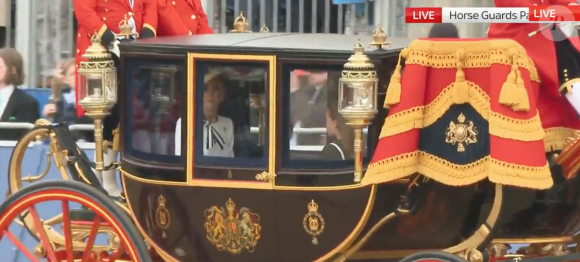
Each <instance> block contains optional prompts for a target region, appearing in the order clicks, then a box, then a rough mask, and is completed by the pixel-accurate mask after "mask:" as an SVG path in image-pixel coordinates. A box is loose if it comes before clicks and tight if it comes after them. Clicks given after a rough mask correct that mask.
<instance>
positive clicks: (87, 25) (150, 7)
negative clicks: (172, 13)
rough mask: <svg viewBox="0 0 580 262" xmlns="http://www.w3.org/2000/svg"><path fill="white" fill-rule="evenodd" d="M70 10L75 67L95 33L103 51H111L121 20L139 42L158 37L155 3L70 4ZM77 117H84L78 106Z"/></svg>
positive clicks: (101, 0) (95, 0) (78, 0)
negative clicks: (73, 22)
mask: <svg viewBox="0 0 580 262" xmlns="http://www.w3.org/2000/svg"><path fill="white" fill-rule="evenodd" d="M73 8H74V13H75V17H76V18H77V21H78V34H77V40H76V41H77V50H76V57H75V58H76V64H77V67H78V65H79V63H80V62H81V61H83V58H82V56H83V54H84V53H85V51H86V49H87V48H88V47H89V46H90V45H91V37H92V36H93V35H94V34H95V33H96V34H98V35H99V37H101V43H102V44H103V46H104V47H106V48H109V47H111V44H112V43H113V42H115V40H116V39H115V38H116V37H115V34H119V33H120V30H119V23H120V22H121V21H123V20H124V19H128V20H129V24H130V25H132V26H133V30H134V31H135V32H137V33H139V35H140V37H141V38H147V37H154V36H156V34H157V29H156V28H157V3H156V1H154V0H73ZM78 91H79V92H83V90H78ZM77 114H78V116H82V115H84V111H83V109H82V107H79V106H77Z"/></svg>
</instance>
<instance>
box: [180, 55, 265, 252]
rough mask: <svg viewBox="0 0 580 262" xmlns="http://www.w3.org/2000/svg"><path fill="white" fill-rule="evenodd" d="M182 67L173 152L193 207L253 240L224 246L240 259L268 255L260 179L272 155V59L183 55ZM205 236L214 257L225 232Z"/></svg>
mask: <svg viewBox="0 0 580 262" xmlns="http://www.w3.org/2000/svg"><path fill="white" fill-rule="evenodd" d="M189 70H190V72H191V73H190V76H189V79H188V88H187V90H188V99H187V100H188V102H187V103H188V108H187V119H186V121H184V122H186V123H185V125H184V126H185V127H187V128H182V132H184V133H185V134H186V135H185V136H182V137H186V138H187V140H186V141H184V142H183V143H182V149H181V153H182V154H183V155H186V157H185V159H186V161H187V164H186V172H187V178H188V183H189V185H191V186H194V187H197V188H199V192H198V195H199V196H200V198H199V199H196V200H195V201H199V202H201V203H202V204H201V206H203V210H202V209H200V210H199V212H200V213H201V214H204V215H205V216H206V218H207V219H208V221H207V222H208V223H210V224H212V223H213V224H216V223H217V224H218V225H220V227H221V225H223V228H224V230H227V231H228V233H229V234H233V235H236V234H246V237H245V238H244V237H242V238H239V239H248V237H249V239H250V240H252V239H253V240H256V241H249V242H247V243H233V244H232V245H231V246H230V247H224V248H225V249H230V251H231V252H234V253H237V254H239V255H240V256H241V257H240V259H241V260H240V261H250V260H251V261H275V260H276V257H275V252H271V251H272V250H275V248H276V246H275V238H276V234H275V230H274V228H275V226H274V221H275V219H274V217H273V215H274V212H273V201H272V197H271V196H272V194H273V193H272V191H271V190H269V189H271V188H272V185H271V183H270V182H269V181H268V179H267V178H266V179H261V177H260V175H261V174H263V173H268V171H269V162H270V161H274V159H273V158H270V157H269V156H270V155H271V152H270V147H269V146H268V143H269V141H270V137H269V133H270V132H269V131H270V129H269V128H268V125H269V122H270V121H269V120H268V118H269V113H268V108H269V106H270V105H269V102H270V99H269V97H270V96H271V95H273V94H274V93H272V92H271V88H273V85H271V84H270V83H271V82H272V77H274V72H273V70H274V57H273V56H250V55H216V54H189ZM196 206H197V205H196ZM201 206H200V207H201ZM221 216H223V217H221ZM218 217H221V218H220V219H218ZM216 219H218V220H217V221H219V222H216ZM199 226H200V229H199V230H200V231H204V232H205V231H206V228H204V227H201V226H203V225H202V224H199ZM240 228H244V230H240ZM207 234H209V235H208V238H209V239H214V240H215V241H213V242H212V241H204V244H205V245H206V246H207V250H210V251H216V253H215V254H213V253H212V254H211V256H212V261H220V260H221V259H222V256H227V255H228V254H227V252H220V251H218V249H219V248H216V246H220V245H221V243H222V240H220V239H219V238H220V237H225V236H224V235H220V236H217V235H216V236H213V235H211V234H214V233H212V232H210V231H208V232H207ZM226 235H227V234H226ZM244 241H245V240H244ZM237 249H240V250H237ZM236 250H237V251H236ZM231 252H230V253H231ZM246 255H247V256H248V257H247V259H244V258H243V257H244V256H246ZM272 256H274V257H272ZM223 258H225V257H223Z"/></svg>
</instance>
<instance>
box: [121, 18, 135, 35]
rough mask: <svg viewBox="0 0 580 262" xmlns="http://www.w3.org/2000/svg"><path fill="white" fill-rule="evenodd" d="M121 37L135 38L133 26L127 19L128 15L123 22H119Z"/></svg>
mask: <svg viewBox="0 0 580 262" xmlns="http://www.w3.org/2000/svg"><path fill="white" fill-rule="evenodd" d="M119 31H120V33H119V35H120V36H125V37H131V36H133V26H131V24H130V23H129V19H128V18H127V15H125V18H124V19H123V20H121V22H119Z"/></svg>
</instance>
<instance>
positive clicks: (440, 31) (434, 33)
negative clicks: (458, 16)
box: [428, 24, 459, 38]
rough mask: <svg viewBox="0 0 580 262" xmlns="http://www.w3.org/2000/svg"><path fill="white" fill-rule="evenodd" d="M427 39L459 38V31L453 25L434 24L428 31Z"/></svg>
mask: <svg viewBox="0 0 580 262" xmlns="http://www.w3.org/2000/svg"><path fill="white" fill-rule="evenodd" d="M428 37H429V38H459V31H457V27H456V26H455V25H454V24H434V25H433V26H432V27H431V30H430V31H429V36H428Z"/></svg>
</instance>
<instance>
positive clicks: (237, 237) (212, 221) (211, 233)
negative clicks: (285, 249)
mask: <svg viewBox="0 0 580 262" xmlns="http://www.w3.org/2000/svg"><path fill="white" fill-rule="evenodd" d="M204 216H205V223H204V227H205V230H206V238H207V240H209V241H210V242H211V243H212V244H213V245H215V246H216V247H217V249H218V250H220V251H227V252H229V253H231V254H234V255H237V254H240V253H242V251H243V250H247V251H248V252H250V253H252V252H254V250H255V248H256V246H257V245H258V240H259V239H260V237H261V236H260V231H261V230H262V227H261V226H260V216H259V215H258V214H256V213H252V212H251V211H250V209H249V208H246V207H241V208H239V209H237V208H236V204H235V203H234V201H232V199H231V198H230V199H228V201H227V202H226V205H225V209H224V207H219V206H212V207H210V208H208V209H206V210H205V212H204Z"/></svg>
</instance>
